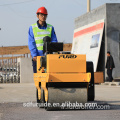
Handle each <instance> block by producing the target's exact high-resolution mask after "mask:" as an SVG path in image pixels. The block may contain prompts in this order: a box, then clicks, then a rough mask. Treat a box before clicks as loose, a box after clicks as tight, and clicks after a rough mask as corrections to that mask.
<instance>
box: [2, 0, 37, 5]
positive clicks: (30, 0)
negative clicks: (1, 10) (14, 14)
mask: <svg viewBox="0 0 120 120" xmlns="http://www.w3.org/2000/svg"><path fill="white" fill-rule="evenodd" d="M32 1H35V0H28V1H23V2H16V3H10V4H2V5H0V6H8V5H15V4H23V3H28V2H32Z"/></svg>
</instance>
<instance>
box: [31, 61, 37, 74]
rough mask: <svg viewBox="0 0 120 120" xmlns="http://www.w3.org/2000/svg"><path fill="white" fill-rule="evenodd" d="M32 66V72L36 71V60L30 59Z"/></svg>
mask: <svg viewBox="0 0 120 120" xmlns="http://www.w3.org/2000/svg"><path fill="white" fill-rule="evenodd" d="M32 66H33V73H37V66H36V61H33V60H32Z"/></svg>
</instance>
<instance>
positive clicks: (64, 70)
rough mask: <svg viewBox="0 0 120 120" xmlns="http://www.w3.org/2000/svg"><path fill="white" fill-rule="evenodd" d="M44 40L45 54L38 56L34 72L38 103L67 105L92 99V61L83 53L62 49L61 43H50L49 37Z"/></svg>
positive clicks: (40, 104) (45, 105)
mask: <svg viewBox="0 0 120 120" xmlns="http://www.w3.org/2000/svg"><path fill="white" fill-rule="evenodd" d="M43 41H44V45H43V52H44V54H45V55H44V56H37V73H34V82H35V86H36V98H37V103H38V106H39V107H44V108H45V109H46V110H54V109H61V108H63V107H64V108H68V109H69V107H70V106H69V105H75V104H76V103H80V105H81V103H82V104H83V105H84V104H85V103H87V101H94V97H95V96H94V95H95V93H94V70H93V63H92V62H87V61H86V55H80V54H71V53H69V52H61V51H63V43H51V42H50V38H48V37H46V38H44V39H43ZM74 108H75V107H74ZM74 108H73V109H74Z"/></svg>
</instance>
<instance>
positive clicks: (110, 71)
mask: <svg viewBox="0 0 120 120" xmlns="http://www.w3.org/2000/svg"><path fill="white" fill-rule="evenodd" d="M107 75H108V78H109V81H110V82H112V80H113V77H112V69H107Z"/></svg>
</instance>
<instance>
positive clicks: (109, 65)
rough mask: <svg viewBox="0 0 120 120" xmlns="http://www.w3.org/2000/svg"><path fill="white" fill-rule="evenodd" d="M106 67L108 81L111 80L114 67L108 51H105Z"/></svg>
mask: <svg viewBox="0 0 120 120" xmlns="http://www.w3.org/2000/svg"><path fill="white" fill-rule="evenodd" d="M106 68H107V75H108V78H109V81H110V82H112V80H113V77H112V70H113V68H115V64H114V60H113V57H112V56H111V54H110V52H109V51H108V52H107V63H106Z"/></svg>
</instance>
